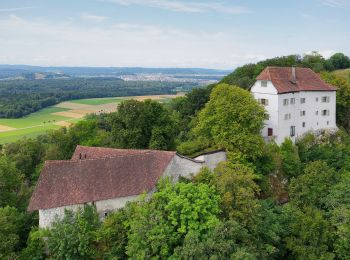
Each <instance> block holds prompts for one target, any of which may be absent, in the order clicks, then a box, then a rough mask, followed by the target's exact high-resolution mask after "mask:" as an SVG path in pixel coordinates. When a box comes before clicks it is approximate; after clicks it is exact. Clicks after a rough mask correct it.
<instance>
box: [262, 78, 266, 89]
mask: <svg viewBox="0 0 350 260" xmlns="http://www.w3.org/2000/svg"><path fill="white" fill-rule="evenodd" d="M261 86H262V87H264V88H266V87H267V81H266V80H262V81H261Z"/></svg>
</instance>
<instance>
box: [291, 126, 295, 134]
mask: <svg viewBox="0 0 350 260" xmlns="http://www.w3.org/2000/svg"><path fill="white" fill-rule="evenodd" d="M290 136H295V126H291V127H290Z"/></svg>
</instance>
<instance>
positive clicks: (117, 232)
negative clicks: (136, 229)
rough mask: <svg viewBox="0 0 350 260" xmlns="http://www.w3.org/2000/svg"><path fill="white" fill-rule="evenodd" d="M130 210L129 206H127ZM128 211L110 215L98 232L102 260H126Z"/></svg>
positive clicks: (98, 249)
mask: <svg viewBox="0 0 350 260" xmlns="http://www.w3.org/2000/svg"><path fill="white" fill-rule="evenodd" d="M126 208H128V206H126ZM128 217H129V216H128V214H127V209H120V210H118V211H117V212H114V213H112V214H110V215H109V216H108V217H107V218H106V219H105V220H104V222H103V223H102V225H101V227H100V228H99V229H98V230H97V232H96V243H97V251H98V255H99V257H101V258H102V259H126V258H127V255H126V245H127V242H128V237H127V232H128V228H127V223H128Z"/></svg>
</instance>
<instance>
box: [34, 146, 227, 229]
mask: <svg viewBox="0 0 350 260" xmlns="http://www.w3.org/2000/svg"><path fill="white" fill-rule="evenodd" d="M225 160H226V153H225V152H224V151H216V152H211V153H206V154H202V155H200V156H198V157H196V158H193V159H191V158H187V157H184V156H181V155H180V154H178V153H176V152H169V151H156V150H124V149H111V148H97V147H85V146H77V148H76V150H75V152H74V154H73V156H72V158H71V160H66V161H46V162H45V165H44V167H43V169H42V172H41V175H40V177H39V180H38V183H37V185H36V187H35V190H34V192H33V195H32V197H31V200H30V203H29V207H28V210H29V211H35V210H39V226H40V227H43V228H45V227H50V226H51V224H52V222H53V221H54V220H55V217H58V218H62V217H63V215H64V210H65V209H70V210H73V211H74V210H77V209H78V208H79V207H82V206H84V204H93V205H95V206H96V209H97V212H98V213H99V215H100V217H101V218H103V217H105V216H107V215H108V213H109V212H110V211H113V210H117V209H120V208H122V207H124V206H125V204H126V203H127V202H128V201H133V200H135V199H137V197H138V196H139V195H140V194H142V193H152V192H153V191H154V189H155V185H156V183H157V182H158V181H159V179H160V178H162V177H166V176H169V177H170V178H171V179H172V180H173V181H177V180H178V178H179V177H180V176H183V177H191V175H193V174H196V173H198V172H199V170H200V169H201V168H202V167H208V168H210V169H214V168H215V167H216V166H217V164H218V163H219V162H221V161H225Z"/></svg>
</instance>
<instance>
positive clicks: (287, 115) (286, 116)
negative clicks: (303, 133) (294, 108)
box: [284, 113, 292, 120]
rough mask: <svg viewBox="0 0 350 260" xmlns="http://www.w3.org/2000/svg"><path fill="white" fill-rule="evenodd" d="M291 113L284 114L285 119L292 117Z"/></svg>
mask: <svg viewBox="0 0 350 260" xmlns="http://www.w3.org/2000/svg"><path fill="white" fill-rule="evenodd" d="M291 117H292V116H291V114H290V113H288V114H285V115H284V120H289V119H291Z"/></svg>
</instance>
